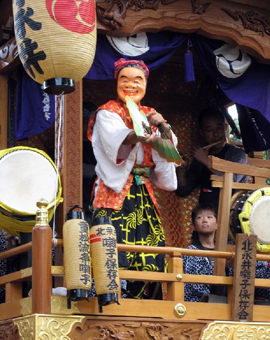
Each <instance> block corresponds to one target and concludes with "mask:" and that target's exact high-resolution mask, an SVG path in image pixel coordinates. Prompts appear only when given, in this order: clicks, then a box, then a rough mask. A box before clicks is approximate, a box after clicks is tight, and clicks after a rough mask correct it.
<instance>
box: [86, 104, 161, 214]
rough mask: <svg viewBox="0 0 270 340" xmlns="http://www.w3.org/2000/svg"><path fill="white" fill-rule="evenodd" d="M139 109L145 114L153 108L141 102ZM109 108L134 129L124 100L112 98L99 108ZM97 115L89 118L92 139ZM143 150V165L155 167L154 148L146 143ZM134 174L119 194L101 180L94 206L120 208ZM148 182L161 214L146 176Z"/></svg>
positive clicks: (154, 201)
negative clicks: (123, 102) (142, 104)
mask: <svg viewBox="0 0 270 340" xmlns="http://www.w3.org/2000/svg"><path fill="white" fill-rule="evenodd" d="M138 106H139V109H140V110H141V111H142V112H144V114H147V113H148V112H150V111H152V110H153V108H151V107H147V106H141V105H140V104H139V105H138ZM101 109H104V110H108V111H113V112H115V113H117V114H118V115H119V116H120V117H121V118H122V120H123V121H124V123H125V125H126V126H127V127H128V128H130V129H132V128H133V123H132V120H131V118H130V117H129V116H127V114H126V111H125V109H124V106H123V105H122V101H120V100H110V101H109V102H108V103H106V104H104V105H102V106H101V107H100V108H99V109H98V110H101ZM95 117H96V114H94V116H92V117H91V118H90V120H89V125H88V138H89V139H90V138H91V139H92V131H93V126H94V123H95ZM151 128H152V130H155V129H156V127H154V126H152V127H151ZM91 139H90V140H91ZM142 147H143V151H144V159H143V164H142V165H141V167H146V166H147V167H150V168H153V167H154V166H155V163H154V162H153V160H152V148H151V146H149V145H144V144H142ZM133 177H134V176H133V174H130V175H129V177H128V180H127V183H126V184H125V186H124V188H123V190H122V192H121V193H120V194H117V193H116V192H115V191H113V190H112V189H110V188H109V187H107V186H106V185H105V184H104V182H103V181H102V180H100V183H99V187H98V190H97V192H96V195H95V199H94V204H93V205H94V208H112V209H114V210H119V209H120V207H121V205H122V204H123V201H124V199H125V197H126V196H127V194H128V192H129V189H130V187H131V184H132V181H133ZM145 180H146V183H145V186H146V188H147V191H148V193H149V196H150V197H151V199H152V202H153V203H154V205H155V207H156V210H157V212H158V213H159V214H160V212H159V209H158V205H157V201H156V197H155V194H154V190H153V187H152V185H151V182H150V180H149V179H148V178H145Z"/></svg>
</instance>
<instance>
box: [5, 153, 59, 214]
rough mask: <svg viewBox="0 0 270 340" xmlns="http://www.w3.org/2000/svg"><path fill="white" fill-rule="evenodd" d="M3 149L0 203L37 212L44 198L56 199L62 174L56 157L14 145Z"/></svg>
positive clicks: (10, 208)
mask: <svg viewBox="0 0 270 340" xmlns="http://www.w3.org/2000/svg"><path fill="white" fill-rule="evenodd" d="M10 150H11V151H9V149H7V150H5V153H4V155H3V153H1V155H2V157H1V158H0V188H1V190H0V204H1V202H2V203H3V204H4V205H5V206H7V207H8V208H9V210H10V211H11V212H12V211H13V210H17V211H21V212H26V213H29V214H36V210H37V206H36V203H37V201H38V200H40V199H41V198H44V199H46V200H47V201H48V202H49V203H51V202H53V201H54V200H55V199H56V196H57V192H58V175H57V172H56V168H55V167H54V165H53V163H52V161H50V159H49V158H48V157H46V156H45V154H44V153H43V152H40V151H39V150H37V149H30V148H26V149H21V148H12V149H10Z"/></svg>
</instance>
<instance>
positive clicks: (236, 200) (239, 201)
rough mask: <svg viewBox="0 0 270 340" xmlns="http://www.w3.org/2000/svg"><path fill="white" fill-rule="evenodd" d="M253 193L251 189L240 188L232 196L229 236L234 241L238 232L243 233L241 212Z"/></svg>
mask: <svg viewBox="0 0 270 340" xmlns="http://www.w3.org/2000/svg"><path fill="white" fill-rule="evenodd" d="M251 193H252V191H250V190H249V191H247V190H238V191H236V193H235V194H234V195H233V196H232V198H231V208H230V229H229V236H230V238H231V240H232V241H235V237H236V234H238V233H242V228H241V223H240V220H239V214H240V213H241V212H242V209H243V206H244V204H245V202H246V200H247V199H248V197H249V196H250V194H251Z"/></svg>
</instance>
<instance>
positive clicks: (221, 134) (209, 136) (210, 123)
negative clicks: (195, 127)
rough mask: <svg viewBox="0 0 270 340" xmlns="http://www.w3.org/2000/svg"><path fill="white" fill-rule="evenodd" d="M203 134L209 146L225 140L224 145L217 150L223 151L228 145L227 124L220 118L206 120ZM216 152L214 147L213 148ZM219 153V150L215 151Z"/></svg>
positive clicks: (220, 145)
mask: <svg viewBox="0 0 270 340" xmlns="http://www.w3.org/2000/svg"><path fill="white" fill-rule="evenodd" d="M201 134H202V136H203V137H204V139H205V140H206V142H207V144H212V143H216V142H219V141H220V140H224V143H223V144H222V143H221V144H218V146H217V147H216V149H220V150H221V149H222V148H223V147H224V145H225V144H226V130H225V124H224V122H223V121H221V120H220V119H218V118H204V119H203V122H202V127H201ZM212 150H214V147H213V148H212ZM214 151H219V150H214Z"/></svg>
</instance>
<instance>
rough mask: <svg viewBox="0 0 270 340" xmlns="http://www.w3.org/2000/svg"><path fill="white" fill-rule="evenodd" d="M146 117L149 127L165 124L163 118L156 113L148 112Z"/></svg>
mask: <svg viewBox="0 0 270 340" xmlns="http://www.w3.org/2000/svg"><path fill="white" fill-rule="evenodd" d="M146 117H147V119H148V121H149V123H150V124H151V125H154V126H159V125H161V124H162V123H165V120H164V118H163V117H162V115H161V114H160V113H158V112H157V111H150V112H148V113H147V115H146Z"/></svg>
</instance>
